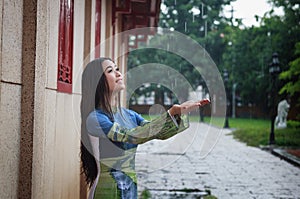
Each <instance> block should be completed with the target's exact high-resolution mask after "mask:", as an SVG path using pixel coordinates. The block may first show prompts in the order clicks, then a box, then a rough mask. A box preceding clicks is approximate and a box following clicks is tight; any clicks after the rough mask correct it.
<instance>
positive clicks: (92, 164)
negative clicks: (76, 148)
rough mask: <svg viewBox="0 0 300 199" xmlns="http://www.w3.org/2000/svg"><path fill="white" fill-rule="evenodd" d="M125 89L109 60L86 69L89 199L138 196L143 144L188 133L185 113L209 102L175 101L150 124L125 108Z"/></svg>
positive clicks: (85, 146)
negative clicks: (137, 164) (122, 104)
mask: <svg viewBox="0 0 300 199" xmlns="http://www.w3.org/2000/svg"><path fill="white" fill-rule="evenodd" d="M124 88H125V84H124V82H123V76H122V74H121V73H120V71H119V68H118V67H117V66H116V64H115V63H114V62H113V61H112V60H111V59H109V58H99V59H96V60H93V61H92V62H90V63H89V64H88V65H87V67H86V68H85V70H84V72H83V75H82V101H81V117H82V124H81V131H82V142H81V161H82V169H83V173H84V174H85V176H86V182H87V184H88V185H89V188H90V190H89V198H105V199H107V198H130V199H132V198H133V199H134V198H137V185H136V183H137V181H136V174H135V170H134V167H135V151H136V148H137V145H138V144H142V143H145V142H147V141H149V140H152V139H167V138H170V137H172V136H173V135H176V134H177V133H179V132H182V131H183V130H185V129H186V128H188V122H187V117H186V116H185V115H184V114H186V113H188V112H190V111H192V110H194V109H197V108H199V106H203V105H205V104H207V103H209V100H202V101H198V102H185V103H183V104H180V105H173V106H172V107H171V108H170V109H169V110H168V111H167V112H166V113H164V114H162V115H161V116H160V117H158V118H156V119H154V120H153V121H151V122H148V121H146V120H144V119H143V118H142V117H141V116H140V115H138V114H137V113H136V112H134V111H132V110H128V109H125V108H121V107H120V91H122V90H123V89H124ZM100 157H101V159H100ZM100 171H101V172H100Z"/></svg>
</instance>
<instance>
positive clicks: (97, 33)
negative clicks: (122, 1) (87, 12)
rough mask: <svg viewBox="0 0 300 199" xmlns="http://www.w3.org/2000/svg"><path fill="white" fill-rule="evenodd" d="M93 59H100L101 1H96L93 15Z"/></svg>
mask: <svg viewBox="0 0 300 199" xmlns="http://www.w3.org/2000/svg"><path fill="white" fill-rule="evenodd" d="M95 17H96V19H95V27H96V28H95V57H96V58H98V57H100V41H101V0H96V13H95Z"/></svg>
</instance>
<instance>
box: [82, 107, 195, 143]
mask: <svg viewBox="0 0 300 199" xmlns="http://www.w3.org/2000/svg"><path fill="white" fill-rule="evenodd" d="M134 113H135V112H134ZM135 114H136V113H135ZM136 115H137V117H136V119H137V124H138V125H140V126H137V127H135V128H132V129H128V128H125V127H123V126H121V125H120V124H118V123H117V122H111V121H110V120H109V118H108V117H107V116H106V115H105V114H100V115H99V114H97V115H96V114H95V113H94V114H93V113H91V114H90V115H89V117H88V118H87V123H86V126H87V129H88V131H89V133H90V134H91V135H94V136H98V137H99V136H101V135H103V134H105V135H106V136H107V137H108V138H109V139H110V140H111V141H115V142H127V143H132V144H142V143H145V142H147V141H149V140H152V139H162V140H164V139H168V138H170V137H172V136H174V135H176V134H178V133H180V132H182V131H184V130H185V129H187V128H188V127H189V123H188V118H187V116H186V115H183V116H181V117H180V118H177V121H179V124H178V126H177V125H175V123H174V122H173V120H172V118H171V117H170V115H169V114H168V113H167V112H166V113H164V114H162V115H161V116H159V117H157V118H155V119H153V120H152V121H151V122H148V121H146V120H144V119H143V118H142V117H141V116H139V115H138V114H136Z"/></svg>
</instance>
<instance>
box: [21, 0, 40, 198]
mask: <svg viewBox="0 0 300 199" xmlns="http://www.w3.org/2000/svg"><path fill="white" fill-rule="evenodd" d="M36 24H37V0H23V35H22V89H21V132H20V162H19V182H18V198H24V199H25V198H28V199H29V198H31V195H32V193H31V192H32V158H33V129H34V96H35V94H34V88H35V84H34V83H35V59H36Z"/></svg>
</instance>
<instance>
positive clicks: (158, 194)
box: [149, 189, 210, 199]
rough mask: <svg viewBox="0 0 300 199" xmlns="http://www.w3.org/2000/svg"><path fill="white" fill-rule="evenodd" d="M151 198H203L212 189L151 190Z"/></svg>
mask: <svg viewBox="0 0 300 199" xmlns="http://www.w3.org/2000/svg"><path fill="white" fill-rule="evenodd" d="M149 191H150V194H151V197H150V198H151V199H176V198H181V199H182V198H185V199H201V198H203V197H204V196H208V195H210V191H203V190H198V189H177V190H149Z"/></svg>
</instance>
